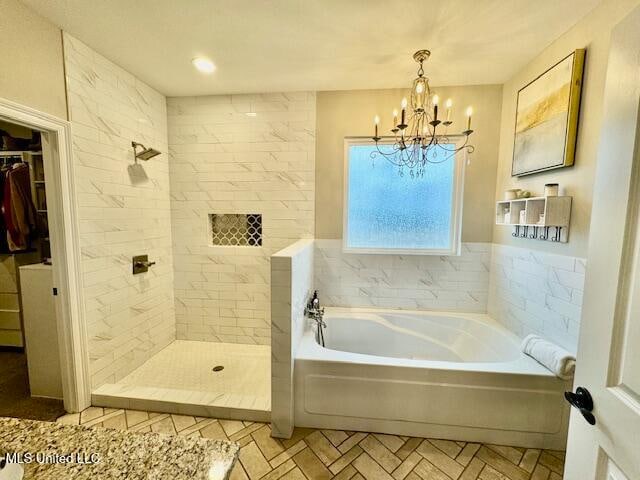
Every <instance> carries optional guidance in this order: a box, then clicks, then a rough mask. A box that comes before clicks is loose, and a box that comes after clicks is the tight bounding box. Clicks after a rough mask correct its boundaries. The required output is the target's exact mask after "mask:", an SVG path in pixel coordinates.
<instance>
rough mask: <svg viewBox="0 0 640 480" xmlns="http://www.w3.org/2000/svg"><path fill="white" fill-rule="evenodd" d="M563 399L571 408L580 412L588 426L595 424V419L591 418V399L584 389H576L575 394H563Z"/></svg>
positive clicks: (587, 391)
mask: <svg viewBox="0 0 640 480" xmlns="http://www.w3.org/2000/svg"><path fill="white" fill-rule="evenodd" d="M564 398H565V399H566V400H567V402H569V403H570V404H571V406H572V407H573V408H577V409H578V410H580V413H581V414H582V416H583V417H584V419H585V420H586V421H587V423H589V425H595V424H596V417H594V416H593V413H591V412H592V411H593V398H591V394H590V393H589V390H587V389H586V388H584V387H578V388H576V393H573V392H564Z"/></svg>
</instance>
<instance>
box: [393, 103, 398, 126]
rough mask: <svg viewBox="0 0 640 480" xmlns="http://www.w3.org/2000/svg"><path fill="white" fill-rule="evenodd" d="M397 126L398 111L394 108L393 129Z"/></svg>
mask: <svg viewBox="0 0 640 480" xmlns="http://www.w3.org/2000/svg"><path fill="white" fill-rule="evenodd" d="M397 126H398V109H397V108H394V109H393V128H396V127H397Z"/></svg>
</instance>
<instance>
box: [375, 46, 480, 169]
mask: <svg viewBox="0 0 640 480" xmlns="http://www.w3.org/2000/svg"><path fill="white" fill-rule="evenodd" d="M430 55H431V52H430V51H429V50H418V51H417V52H416V53H414V54H413V58H414V60H415V61H416V62H418V64H419V65H420V67H419V68H418V76H417V77H416V79H415V80H414V81H413V85H412V87H411V97H410V98H411V108H410V110H409V111H408V112H407V108H408V107H409V105H408V102H407V99H406V98H403V99H402V102H401V105H400V106H401V113H400V121H398V110H394V111H393V128H392V129H391V133H392V134H393V136H389V137H385V138H383V137H380V136H379V135H378V126H379V124H380V117H379V116H378V115H376V116H375V118H374V124H375V134H374V136H373V140H374V141H375V142H376V150H375V151H373V152H372V153H371V158H372V159H375V158H376V157H379V156H382V157H383V158H386V159H387V160H388V161H389V162H391V163H392V164H394V165H396V166H397V167H398V170H399V173H400V175H403V174H404V170H405V169H408V170H409V173H410V174H411V176H412V177H414V176H418V177H421V176H424V173H425V167H426V165H427V163H433V164H437V163H443V162H445V161H447V160H449V159H450V158H451V157H453V156H454V155H455V154H456V153H458V152H460V151H461V150H466V151H467V153H471V152H473V150H474V147H473V145H470V144H469V135H471V134H472V133H473V130H471V115H472V114H473V109H472V108H471V107H467V110H466V114H467V128H466V130H464V131H463V132H462V133H461V136H462V137H463V139H462V145H460V146H455V145H456V144H455V143H454V142H453V140H452V138H449V135H451V134H450V133H449V127H450V126H451V125H452V123H453V122H452V121H451V111H452V107H453V102H452V100H451V99H448V100H447V101H446V102H445V112H444V115H442V114H441V113H440V112H438V108H439V106H440V97H438V95H435V94H434V95H432V94H431V89H430V88H429V79H428V78H427V77H425V76H424V69H423V67H422V64H423V63H424V62H425V60H427V59H428V58H429V56H430ZM439 113H440V114H439ZM391 138H393V141H392V143H391V142H390V141H389V140H390V139H391Z"/></svg>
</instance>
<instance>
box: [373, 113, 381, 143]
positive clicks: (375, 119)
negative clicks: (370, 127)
mask: <svg viewBox="0 0 640 480" xmlns="http://www.w3.org/2000/svg"><path fill="white" fill-rule="evenodd" d="M373 123H374V124H375V130H376V134H375V138H378V124H379V123H380V117H379V116H378V115H376V116H375V117H373Z"/></svg>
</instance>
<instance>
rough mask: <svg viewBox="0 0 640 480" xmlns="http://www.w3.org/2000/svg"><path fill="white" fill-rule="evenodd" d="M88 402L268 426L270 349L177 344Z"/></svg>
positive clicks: (235, 345)
mask: <svg viewBox="0 0 640 480" xmlns="http://www.w3.org/2000/svg"><path fill="white" fill-rule="evenodd" d="M216 367H218V368H216ZM219 367H223V368H222V369H220V368H219ZM214 368H215V371H214ZM92 403H93V405H95V406H102V407H112V408H129V409H134V410H156V411H162V412H167V413H180V414H188V415H200V416H215V417H220V416H221V415H222V417H221V418H237V419H242V420H253V421H269V420H270V413H271V412H270V410H271V349H270V347H268V346H264V345H240V344H233V343H213V342H196V341H189V340H176V341H174V342H172V343H171V344H170V345H168V346H167V347H166V348H164V349H163V350H161V351H160V352H158V353H157V354H156V355H154V356H153V357H151V358H150V359H149V360H147V361H146V362H145V363H144V364H142V365H141V366H140V367H138V368H137V369H136V370H134V371H133V372H131V373H130V374H129V375H127V376H126V377H124V378H123V379H122V380H120V381H119V382H117V383H111V384H105V385H102V386H101V387H99V388H98V389H96V390H95V391H94V392H93V394H92Z"/></svg>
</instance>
